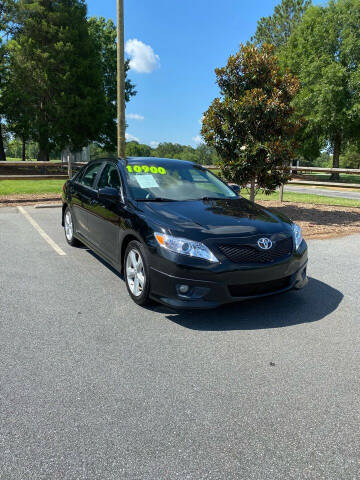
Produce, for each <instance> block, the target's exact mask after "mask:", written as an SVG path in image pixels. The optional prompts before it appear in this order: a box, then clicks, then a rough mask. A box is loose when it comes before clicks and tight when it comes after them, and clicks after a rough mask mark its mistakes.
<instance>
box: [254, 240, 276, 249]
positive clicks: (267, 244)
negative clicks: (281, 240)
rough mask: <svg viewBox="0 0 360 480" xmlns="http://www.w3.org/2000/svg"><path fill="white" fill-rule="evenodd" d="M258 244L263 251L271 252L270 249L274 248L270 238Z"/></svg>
mask: <svg viewBox="0 0 360 480" xmlns="http://www.w3.org/2000/svg"><path fill="white" fill-rule="evenodd" d="M257 244H258V245H259V247H260V248H261V249H262V250H270V248H271V247H272V246H273V243H272V241H271V240H270V239H269V238H260V240H258V242H257Z"/></svg>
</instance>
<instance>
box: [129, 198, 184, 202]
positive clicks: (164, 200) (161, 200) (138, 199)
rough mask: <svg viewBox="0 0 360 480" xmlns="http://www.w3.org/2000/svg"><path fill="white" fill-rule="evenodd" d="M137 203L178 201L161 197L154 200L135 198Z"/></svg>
mask: <svg viewBox="0 0 360 480" xmlns="http://www.w3.org/2000/svg"><path fill="white" fill-rule="evenodd" d="M136 201H137V202H177V201H178V200H174V199H172V198H163V197H156V198H137V199H136Z"/></svg>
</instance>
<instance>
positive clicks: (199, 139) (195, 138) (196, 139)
mask: <svg viewBox="0 0 360 480" xmlns="http://www.w3.org/2000/svg"><path fill="white" fill-rule="evenodd" d="M193 141H194V142H195V143H196V144H197V145H199V144H200V143H203V139H202V138H201V137H200V135H196V137H194V138H193Z"/></svg>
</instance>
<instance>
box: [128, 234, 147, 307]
mask: <svg viewBox="0 0 360 480" xmlns="http://www.w3.org/2000/svg"><path fill="white" fill-rule="evenodd" d="M124 274H125V282H126V287H127V290H128V292H129V295H130V297H131V298H132V299H133V300H134V302H135V303H137V304H138V305H141V306H145V305H148V304H150V303H151V301H150V298H149V292H150V281H149V267H148V263H147V260H146V255H145V252H144V248H143V246H142V245H141V243H140V242H137V241H135V240H134V241H132V242H130V243H129V245H128V247H127V249H126V252H125V259H124Z"/></svg>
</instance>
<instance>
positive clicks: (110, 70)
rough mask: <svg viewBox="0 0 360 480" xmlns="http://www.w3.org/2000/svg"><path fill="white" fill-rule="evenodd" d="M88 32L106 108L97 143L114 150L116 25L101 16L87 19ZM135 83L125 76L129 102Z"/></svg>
mask: <svg viewBox="0 0 360 480" xmlns="http://www.w3.org/2000/svg"><path fill="white" fill-rule="evenodd" d="M88 22H89V32H90V35H91V38H92V40H93V42H94V44H95V46H96V50H97V52H98V55H99V57H100V59H101V72H102V79H103V86H104V91H105V100H106V109H105V117H106V118H105V124H104V129H103V131H102V132H101V135H100V138H99V144H101V145H102V146H103V148H104V149H105V150H108V151H116V145H117V131H116V116H117V108H116V105H117V76H116V72H117V52H116V26H115V24H114V22H113V21H112V20H106V19H105V18H103V17H91V18H90V19H89V21H88ZM125 68H126V73H127V72H128V71H129V68H130V67H129V60H127V61H126V65H125ZM136 93H137V92H136V90H135V85H134V84H133V83H132V82H131V80H129V78H126V80H125V101H126V102H129V101H130V99H131V97H133V96H135V95H136Z"/></svg>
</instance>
